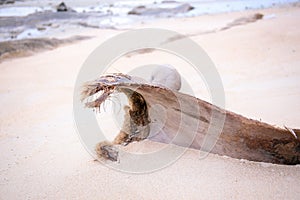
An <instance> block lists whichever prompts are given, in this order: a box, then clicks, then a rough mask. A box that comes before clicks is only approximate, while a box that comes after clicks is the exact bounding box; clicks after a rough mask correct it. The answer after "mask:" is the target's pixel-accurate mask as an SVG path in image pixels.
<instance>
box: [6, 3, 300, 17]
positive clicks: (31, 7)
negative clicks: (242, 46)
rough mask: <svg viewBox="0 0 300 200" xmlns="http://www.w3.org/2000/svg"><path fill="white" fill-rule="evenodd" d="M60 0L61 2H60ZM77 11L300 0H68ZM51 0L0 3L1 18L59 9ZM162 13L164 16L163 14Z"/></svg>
mask: <svg viewBox="0 0 300 200" xmlns="http://www.w3.org/2000/svg"><path fill="white" fill-rule="evenodd" d="M58 2H59V1H57V3H58ZM64 2H65V3H66V5H67V6H70V7H71V8H72V9H73V10H75V11H76V12H79V13H82V12H85V13H87V12H96V13H97V12H99V13H107V12H109V13H110V14H112V15H115V16H127V13H128V12H129V11H130V10H132V9H133V8H134V7H136V6H146V7H149V8H174V7H176V6H178V5H180V4H182V3H189V4H190V5H192V6H193V7H194V8H195V9H194V10H191V11H190V12H187V13H183V14H178V16H198V15H204V14H213V13H224V12H233V11H242V10H247V9H258V8H268V7H272V6H277V5H282V4H287V3H295V2H300V0H102V1H99V0H64ZM55 6H56V5H55V4H54V3H53V1H51V0H44V1H38V0H24V1H16V3H15V4H9V5H2V6H0V17H7V16H26V15H29V14H32V13H35V12H42V11H55ZM160 16H161V15H160Z"/></svg>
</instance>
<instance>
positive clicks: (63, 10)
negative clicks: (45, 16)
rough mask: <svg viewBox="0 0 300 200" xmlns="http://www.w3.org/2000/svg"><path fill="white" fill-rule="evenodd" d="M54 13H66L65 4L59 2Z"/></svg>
mask: <svg viewBox="0 0 300 200" xmlns="http://www.w3.org/2000/svg"><path fill="white" fill-rule="evenodd" d="M56 11H57V12H67V11H68V7H67V6H66V4H65V3H64V2H61V3H60V4H59V5H58V6H56Z"/></svg>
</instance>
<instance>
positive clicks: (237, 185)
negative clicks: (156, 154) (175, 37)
mask: <svg viewBox="0 0 300 200" xmlns="http://www.w3.org/2000/svg"><path fill="white" fill-rule="evenodd" d="M299 11H300V8H299V7H297V6H295V7H284V8H277V9H266V10H256V11H246V12H236V13H228V14H216V15H208V16H200V17H195V18H180V19H163V20H157V21H153V22H147V23H143V24H136V25H135V27H138V28H145V27H158V28H167V29H172V30H175V31H178V32H180V33H182V34H187V35H191V38H192V39H193V40H194V41H196V42H197V43H198V44H199V45H200V46H202V47H203V48H204V50H205V51H206V52H207V53H208V55H209V56H210V57H211V59H212V60H213V61H214V63H215V65H216V67H217V69H218V71H219V73H220V76H221V78H222V80H223V84H224V89H225V94H226V109H228V110H231V111H234V112H237V113H239V114H242V115H244V116H246V117H249V118H253V119H258V120H260V119H261V120H262V121H264V122H267V123H270V124H274V125H278V126H281V127H282V126H283V125H286V126H288V127H292V128H300V124H299V120H298V119H299V118H300V114H299V112H298V110H299V108H300V103H299V102H300V101H299V99H300V84H299V80H300V68H299V67H298V66H299V64H300V63H299V58H300V49H299V47H300V39H299V34H300V29H299V27H300V24H299V20H298V19H299V17H300V12H299ZM254 13H262V14H264V16H268V17H266V18H264V19H262V20H258V21H256V22H254V23H248V24H244V25H240V26H235V27H232V28H230V29H227V30H223V31H217V32H216V33H213V32H210V33H207V34H203V32H208V31H210V30H215V29H218V28H221V27H224V26H226V25H227V24H230V23H231V22H233V21H234V20H236V19H239V18H242V17H245V16H248V15H251V14H254ZM208 22H209V23H208ZM120 32H122V31H120V30H94V31H93V32H91V31H89V32H88V33H86V34H84V35H91V36H95V38H93V39H91V40H86V41H81V42H78V43H76V44H72V45H68V46H63V47H59V48H57V49H55V50H51V51H46V52H41V53H38V54H35V55H34V56H30V57H24V58H16V59H11V60H6V61H3V62H2V63H0V70H1V73H0V83H1V86H0V91H1V98H0V102H1V106H2V107H1V113H0V152H1V153H0V157H1V162H0V185H1V187H0V198H1V199H107V198H110V199H138V198H139V199H141V198H142V199H182V198H186V199H222V198H225V199H280V198H281V199H299V192H298V188H299V185H300V168H299V165H296V166H283V165H273V164H266V163H256V162H249V161H246V160H236V159H232V158H228V157H222V156H218V155H209V156H208V157H207V158H206V159H204V160H200V159H198V155H199V152H198V151H197V150H188V151H187V152H186V153H185V154H184V155H183V156H182V157H181V158H180V159H179V160H178V161H176V162H175V163H174V164H172V165H170V166H168V167H166V168H164V169H162V170H159V171H156V172H153V173H149V174H143V175H134V174H128V173H120V172H117V171H114V170H113V169H110V168H107V167H105V166H103V165H101V164H100V163H99V162H95V161H94V159H93V158H92V157H91V156H90V155H89V154H88V153H87V152H86V151H85V149H84V147H83V146H82V144H81V143H80V140H79V138H78V136H77V133H76V129H75V127H74V122H73V116H72V96H73V89H74V83H75V79H76V76H77V73H78V72H79V69H80V67H81V65H82V63H83V62H84V60H85V59H86V58H87V56H88V55H89V54H90V53H91V52H92V50H94V48H96V47H97V46H98V45H99V44H101V42H103V41H105V40H107V39H108V38H110V37H112V36H113V35H116V34H118V33H120ZM158 56H160V57H158ZM153 57H155V58H157V60H159V62H160V63H165V62H166V61H167V58H168V57H167V56H166V57H164V55H162V54H160V53H157V52H150V53H144V54H135V55H133V56H130V57H125V58H123V59H121V60H120V61H118V62H116V63H115V65H114V67H115V69H124V71H125V70H127V69H125V68H122V67H121V66H130V67H134V66H138V65H140V64H143V63H153ZM169 64H172V65H180V64H181V62H180V61H178V60H176V59H174V61H173V63H169ZM181 72H182V73H183V74H184V73H185V71H184V68H182V70H181ZM191 79H192V77H191ZM193 85H194V86H195V92H196V95H197V96H198V97H200V98H203V99H207V100H208V101H209V94H208V93H207V91H205V86H204V85H203V84H201V83H198V82H194V84H193ZM198 86H199V87H198ZM161 145H162V144H156V143H153V142H149V141H144V142H141V143H136V144H134V145H130V146H128V147H127V148H129V149H130V150H132V151H138V152H143V151H149V150H151V149H155V148H159V147H161ZM172 148H174V149H176V148H180V147H176V146H173V147H172ZM124 162H126V158H125V159H124Z"/></svg>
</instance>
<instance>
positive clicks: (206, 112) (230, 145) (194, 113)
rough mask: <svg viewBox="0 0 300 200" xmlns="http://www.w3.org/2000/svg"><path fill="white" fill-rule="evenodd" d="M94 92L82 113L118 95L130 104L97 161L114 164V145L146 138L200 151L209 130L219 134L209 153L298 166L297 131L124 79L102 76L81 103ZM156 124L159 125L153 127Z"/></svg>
mask: <svg viewBox="0 0 300 200" xmlns="http://www.w3.org/2000/svg"><path fill="white" fill-rule="evenodd" d="M98 92H100V94H101V95H100V96H99V97H98V98H96V99H93V100H92V101H88V102H86V106H87V107H89V108H99V107H100V105H101V104H102V103H103V102H104V101H105V100H106V99H107V98H108V97H109V95H110V94H112V93H113V92H122V93H124V94H126V95H127V97H128V100H129V106H128V107H126V115H127V116H126V117H125V121H124V123H123V128H122V129H121V130H120V134H119V135H118V136H117V138H116V139H115V140H114V141H113V142H111V143H108V142H101V143H99V144H98V145H97V147H96V152H97V154H98V156H100V157H104V158H105V159H109V160H112V161H116V160H117V159H118V152H117V149H115V148H114V145H117V144H123V145H127V144H128V143H130V142H132V141H139V140H143V139H146V138H147V139H150V140H154V141H158V142H164V143H173V144H176V145H180V146H184V147H190V148H195V149H202V150H205V149H203V146H202V145H203V144H204V142H205V140H207V138H206V135H207V132H208V130H209V127H210V128H211V130H212V132H214V130H215V131H217V130H218V129H220V130H221V134H220V136H219V137H218V139H217V141H216V144H215V145H214V147H213V148H212V149H211V151H210V152H212V153H216V154H219V155H226V156H230V157H233V158H238V159H247V160H252V161H262V162H270V163H277V164H298V163H300V140H299V137H300V131H299V130H295V129H294V130H293V129H281V128H277V127H274V126H271V125H269V124H266V123H263V122H260V121H256V120H252V119H248V118H245V117H243V116H241V115H238V114H235V113H233V112H230V111H226V110H223V109H221V108H219V107H216V106H214V105H212V104H210V103H207V102H205V101H203V100H200V99H197V98H195V97H193V96H190V95H186V94H182V93H180V92H176V91H172V90H170V89H167V88H164V87H160V86H154V85H149V84H146V83H141V82H138V81H136V80H135V78H134V77H131V76H128V75H124V74H113V75H107V76H102V77H100V78H99V79H97V80H95V81H92V82H88V83H87V84H86V85H84V87H83V91H82V100H84V99H89V98H88V97H90V96H92V95H94V94H96V93H98ZM155 105H161V106H162V107H161V108H163V110H161V111H160V110H155V109H154V108H155ZM162 113H164V116H165V117H164V118H162V117H161V116H162V115H163V114H162ZM222 116H224V117H225V121H224V123H222ZM159 120H163V121H162V122H161V123H158V121H159ZM157 124H163V126H162V127H161V129H159V130H158V129H157V127H155V126H157ZM195 124H196V125H195ZM223 125H224V126H223ZM153 130H156V131H154V132H153ZM157 130H158V131H157ZM217 136H218V135H216V137H217ZM210 139H211V138H210ZM189 141H192V142H191V143H189ZM206 142H207V141H206ZM208 142H209V141H208ZM209 150H210V149H209Z"/></svg>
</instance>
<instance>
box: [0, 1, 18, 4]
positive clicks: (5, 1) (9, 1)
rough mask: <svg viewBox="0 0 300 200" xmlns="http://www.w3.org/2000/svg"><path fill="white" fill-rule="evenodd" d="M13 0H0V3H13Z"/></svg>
mask: <svg viewBox="0 0 300 200" xmlns="http://www.w3.org/2000/svg"><path fill="white" fill-rule="evenodd" d="M14 3H15V1H14V0H0V5H4V4H14Z"/></svg>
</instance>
